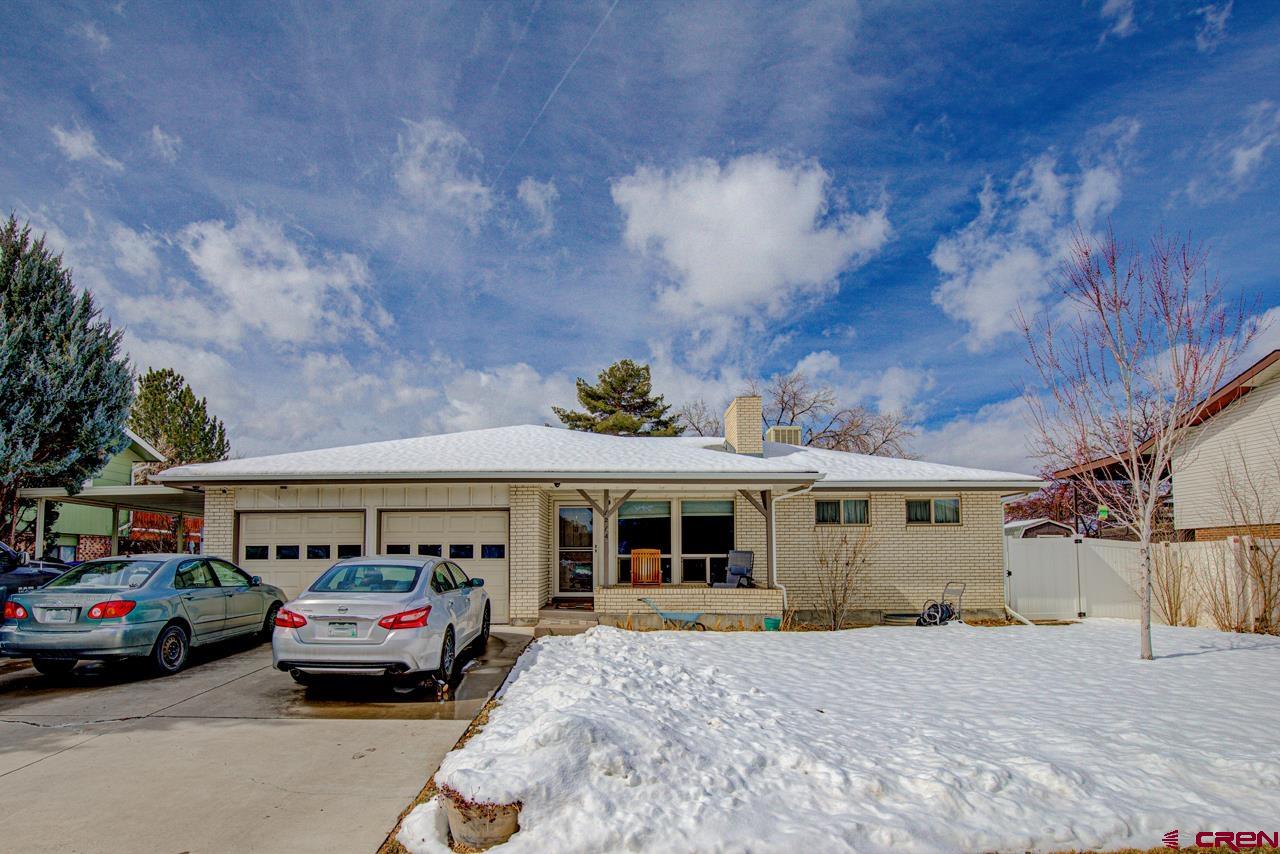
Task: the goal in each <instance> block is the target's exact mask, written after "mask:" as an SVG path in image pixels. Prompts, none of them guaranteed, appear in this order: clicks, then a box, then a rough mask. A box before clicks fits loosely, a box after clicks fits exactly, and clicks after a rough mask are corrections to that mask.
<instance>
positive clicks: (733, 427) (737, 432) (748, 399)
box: [724, 394, 764, 457]
mask: <svg viewBox="0 0 1280 854" xmlns="http://www.w3.org/2000/svg"><path fill="white" fill-rule="evenodd" d="M763 422H764V402H763V401H762V400H761V399H760V396H759V395H755V394H745V395H742V396H741V397H735V398H734V399H733V402H732V403H730V404H729V408H728V409H726V410H725V413H724V439H725V441H726V442H727V443H728V444H729V447H730V448H731V449H732V450H733V452H734V453H735V454H748V455H750V456H753V457H763V456H764V434H763V433H762V432H761V429H762V428H761V425H762V424H763Z"/></svg>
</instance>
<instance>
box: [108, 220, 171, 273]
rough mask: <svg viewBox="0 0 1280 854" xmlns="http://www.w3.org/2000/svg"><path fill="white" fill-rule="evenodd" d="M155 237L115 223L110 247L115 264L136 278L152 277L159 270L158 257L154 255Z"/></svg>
mask: <svg viewBox="0 0 1280 854" xmlns="http://www.w3.org/2000/svg"><path fill="white" fill-rule="evenodd" d="M156 243H157V241H156V239H155V237H153V236H151V235H150V234H141V233H139V232H137V231H134V230H133V229H131V228H129V227H128V226H125V225H120V224H119V223H117V224H116V225H115V227H113V228H112V229H111V248H112V249H113V250H115V264H116V266H117V267H119V268H120V269H121V270H123V271H124V272H126V273H128V274H129V275H131V276H136V277H138V278H146V279H149V278H153V277H154V276H155V275H156V274H157V273H159V271H160V258H159V257H158V256H157V255H156Z"/></svg>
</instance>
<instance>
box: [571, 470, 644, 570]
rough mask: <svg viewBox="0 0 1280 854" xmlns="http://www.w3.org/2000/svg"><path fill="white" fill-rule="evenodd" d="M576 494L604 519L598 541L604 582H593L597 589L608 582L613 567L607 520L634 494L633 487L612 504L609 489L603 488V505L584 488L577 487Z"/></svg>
mask: <svg viewBox="0 0 1280 854" xmlns="http://www.w3.org/2000/svg"><path fill="white" fill-rule="evenodd" d="M578 494H579V495H581V496H582V500H583V501H585V502H587V503H588V504H590V505H591V509H592V510H594V511H596V512H597V513H599V514H600V516H601V518H603V519H604V531H602V532H601V535H600V542H601V543H602V544H603V545H604V563H603V566H602V568H601V570H600V574H601V575H602V576H604V583H603V584H601V583H600V582H599V581H598V580H597V581H596V583H595V585H594V586H595V589H596V590H599V589H600V588H601V587H603V586H604V585H605V584H608V583H609V577H610V574H611V571H612V569H613V560H612V558H613V555H612V554H611V553H610V552H609V527H610V525H609V520H610V519H612V518H613V515H614V514H615V513H617V512H618V509H619V508H621V507H622V505H623V504H625V503H626V501H627V499H629V498H630V497H631V496H633V495H635V494H636V491H635V490H634V489H628V490H627V491H626V492H625V493H623V495H622V497H621V498H619V499H618V500H617V501H615V502H613V503H612V504H610V503H609V490H607V489H606V490H604V506H601V505H599V504H597V503H596V500H595V499H594V498H592V497H591V495H590V494H589V493H588V492H587V491H586V490H585V489H579V490H578Z"/></svg>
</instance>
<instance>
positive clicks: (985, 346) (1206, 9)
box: [0, 0, 1280, 469]
mask: <svg viewBox="0 0 1280 854" xmlns="http://www.w3.org/2000/svg"><path fill="white" fill-rule="evenodd" d="M8 11H9V18H10V20H22V21H23V37H22V38H21V39H10V40H8V41H7V42H6V45H5V48H4V51H3V53H0V204H3V206H4V208H5V210H6V211H14V212H16V213H17V214H18V216H19V217H21V218H24V219H29V220H30V221H31V222H32V223H33V225H34V226H35V227H36V228H37V229H38V230H41V231H44V232H46V233H47V234H48V236H49V240H50V242H51V243H52V244H53V245H54V246H56V247H57V248H59V249H60V250H61V251H63V252H64V254H65V256H66V258H67V259H68V261H69V262H70V263H71V264H72V265H73V266H74V269H75V271H76V276H77V281H78V282H79V283H80V284H82V285H84V286H86V287H89V288H91V289H92V290H93V291H94V292H95V294H96V295H97V296H98V298H99V300H100V301H101V303H102V304H103V306H104V308H105V310H106V312H107V313H108V314H109V316H110V317H111V318H112V319H113V320H114V321H115V322H117V323H119V324H120V325H122V326H123V327H124V328H125V329H126V330H127V344H128V349H129V352H130V353H131V355H132V356H133V358H134V359H135V361H136V362H137V364H138V365H139V367H146V366H148V365H154V366H165V365H167V366H172V367H175V368H177V369H178V370H180V371H182V372H183V373H185V374H186V375H187V377H188V378H189V379H190V380H191V381H192V383H193V384H194V385H195V387H196V390H197V392H198V393H200V394H205V395H207V396H208V397H209V398H210V401H211V404H212V405H213V406H214V408H215V410H216V411H217V412H218V413H219V414H220V415H222V417H224V419H225V420H226V421H227V424H228V427H229V429H230V432H231V436H232V440H233V450H234V453H236V454H237V455H250V454H256V453H263V452H270V451H278V450H288V449H299V448H311V447H321V446H326V445H332V444H339V443H348V442H359V441H370V440H375V439H381V438H391V437H398V436H406V435H417V434H421V433H427V432H439V431H444V430H455V429H467V428H473V427H482V426H491V425H497V424H509V423H526V422H533V423H541V422H544V421H549V420H554V419H553V418H552V416H551V414H550V410H549V406H550V405H551V404H553V403H554V404H564V403H569V402H572V383H573V379H574V377H576V376H582V375H587V376H593V375H594V373H595V372H596V371H597V370H598V369H599V368H601V367H602V366H604V365H605V364H608V363H609V362H611V361H613V360H614V359H617V358H621V357H631V358H636V359H642V360H646V361H649V362H651V363H652V364H653V367H654V373H655V380H656V384H657V386H658V389H659V390H660V391H662V392H665V393H666V395H667V398H668V400H670V401H672V402H676V403H679V402H682V401H685V400H688V399H691V398H695V397H702V398H705V399H707V400H708V401H709V402H711V403H714V404H716V405H719V404H720V403H721V402H722V401H724V400H725V399H727V397H729V396H731V395H732V394H733V393H734V392H736V391H738V390H740V389H741V388H743V387H744V385H745V384H746V382H747V381H748V379H749V378H751V377H753V376H761V375H764V376H767V375H771V374H774V373H776V372H779V371H785V370H790V369H792V368H794V367H796V366H801V367H803V368H804V369H805V370H806V371H808V372H809V373H811V374H813V375H814V376H815V377H817V378H818V379H820V380H821V381H823V382H825V383H828V384H830V385H832V386H833V387H835V388H837V389H838V390H839V392H840V394H841V396H842V397H843V398H844V399H845V400H847V401H849V402H855V401H856V402H862V403H864V404H866V405H868V406H871V407H873V408H881V409H898V410H902V411H904V412H905V413H906V414H907V415H908V417H909V418H910V420H911V422H912V423H913V424H915V425H916V427H917V429H918V432H919V435H918V437H917V439H916V440H915V442H914V447H915V450H916V452H917V453H918V454H920V455H922V456H924V457H926V458H930V459H936V460H940V461H946V462H957V463H967V464H970V465H985V466H993V467H1003V468H1021V469H1026V468H1028V467H1029V466H1031V465H1032V464H1031V463H1030V462H1028V461H1027V460H1026V444H1025V439H1024V436H1025V425H1024V423H1023V419H1022V412H1023V404H1022V402H1021V401H1020V400H1019V399H1018V394H1019V390H1020V388H1021V386H1022V383H1023V382H1024V380H1026V379H1027V378H1028V376H1029V374H1028V371H1027V368H1026V365H1025V362H1024V357H1023V346H1022V344H1021V342H1020V341H1019V339H1018V336H1017V335H1016V333H1015V331H1014V329H1013V325H1012V322H1011V320H1010V312H1011V311H1012V310H1013V309H1014V308H1015V307H1016V306H1018V305H1022V306H1025V307H1028V308H1031V309H1035V308H1037V307H1046V306H1051V305H1052V302H1053V299H1054V298H1053V293H1052V277H1053V271H1054V269H1055V268H1056V264H1057V263H1058V260H1059V259H1060V257H1061V252H1062V249H1063V245H1064V241H1065V239H1066V238H1067V236H1068V235H1069V234H1070V233H1071V230H1072V228H1073V227H1075V226H1076V225H1077V224H1078V225H1079V226H1080V227H1081V228H1083V229H1085V230H1086V231H1091V232H1092V231H1097V230H1099V229H1100V228H1103V227H1105V224H1106V223H1107V221H1108V220H1109V221H1111V222H1112V223H1113V224H1114V227H1115V228H1116V230H1117V231H1118V232H1119V233H1120V235H1121V236H1122V237H1125V238H1127V239H1131V240H1136V241H1145V240H1146V239H1148V237H1149V236H1150V235H1151V234H1152V233H1153V231H1154V230H1155V229H1157V228H1159V227H1164V228H1166V229H1168V230H1170V231H1174V232H1183V231H1190V232H1191V233H1192V234H1194V235H1195V236H1196V237H1197V238H1199V239H1202V240H1205V241H1207V242H1209V244H1210V245H1211V247H1212V251H1213V260H1214V264H1215V269H1216V270H1217V272H1218V273H1219V274H1220V275H1221V276H1222V278H1223V280H1224V282H1225V283H1226V286H1227V288H1228V290H1229V291H1230V292H1231V293H1232V294H1238V295H1245V296H1247V297H1248V298H1249V299H1250V300H1251V301H1256V305H1257V311H1258V313H1259V314H1267V315H1268V316H1269V317H1270V316H1280V311H1277V310H1273V307H1274V306H1276V305H1277V304H1280V277H1277V275H1276V272H1275V269H1276V258H1277V246H1280V239H1278V238H1280V192H1278V190H1280V50H1278V49H1277V47H1276V46H1277V45H1278V44H1280V7H1276V6H1274V5H1272V4H1268V3H1249V2H1236V3H1235V4H1234V5H1233V4H1232V3H1231V2H1230V0H1224V2H1220V3H1209V2H1206V1H1205V0H1192V2H1168V3H1152V2H1143V0H1131V1H1128V2H1127V0H1105V2H1084V3H1072V2H1066V3H1061V4H1054V3H1042V2H1027V3H1022V4H1005V3H989V4H988V3H981V2H956V3H928V4H925V3H920V4H916V3H903V2H893V3H811V4H807V5H791V6H786V7H783V6H779V5H777V4H767V3H766V4H759V5H753V4H746V3H735V4H729V3H700V4H698V3H694V4H687V3H639V2H629V0H619V2H617V3H612V2H589V3H579V4H565V3H553V2H519V3H510V4H497V3H493V4H481V3H457V4H445V3H437V4H412V5H410V4H394V3H377V4H363V5H356V4H335V5H333V6H327V5H322V4H319V3H298V4H284V3H280V4H259V3H244V4H236V3H219V4H217V5H210V6H207V7H206V8H204V9H191V8H184V9H179V8H177V7H174V6H172V5H171V4H156V5H152V4H148V3H142V2H134V0H125V2H121V3H117V4H62V3H53V2H41V3H33V4H29V5H26V6H25V8H19V7H15V6H10V7H9V10H8ZM1278 337H1280V336H1277V334H1276V331H1275V328H1274V326H1273V328H1272V331H1271V332H1270V333H1268V335H1267V336H1265V340H1263V341H1262V342H1260V343H1259V344H1257V345H1256V346H1255V347H1254V352H1258V351H1259V350H1261V349H1262V348H1264V347H1268V346H1270V345H1272V344H1274V343H1275V341H1276V340H1277V338H1278Z"/></svg>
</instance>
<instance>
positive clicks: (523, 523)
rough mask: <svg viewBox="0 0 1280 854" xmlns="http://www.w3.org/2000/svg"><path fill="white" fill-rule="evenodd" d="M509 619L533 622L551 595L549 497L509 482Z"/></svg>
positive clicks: (525, 623) (536, 489)
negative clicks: (510, 485)
mask: <svg viewBox="0 0 1280 854" xmlns="http://www.w3.org/2000/svg"><path fill="white" fill-rule="evenodd" d="M510 505H511V561H510V566H511V623H512V625H516V626H528V625H533V624H534V623H536V622H537V621H538V609H539V608H541V607H542V605H543V604H544V603H545V602H546V601H547V600H548V599H550V598H551V571H550V567H551V497H550V496H549V495H548V494H547V492H546V490H544V489H542V488H540V487H537V486H523V485H512V487H511V490H510Z"/></svg>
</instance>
